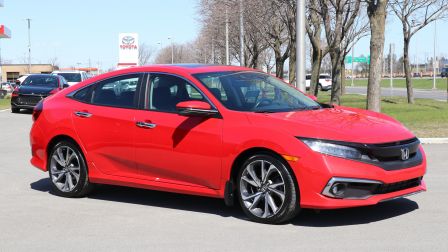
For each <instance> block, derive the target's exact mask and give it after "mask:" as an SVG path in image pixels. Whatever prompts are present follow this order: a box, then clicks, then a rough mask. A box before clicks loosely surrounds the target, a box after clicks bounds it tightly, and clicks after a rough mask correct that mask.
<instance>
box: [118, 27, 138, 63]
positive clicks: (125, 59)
mask: <svg viewBox="0 0 448 252" xmlns="http://www.w3.org/2000/svg"><path fill="white" fill-rule="evenodd" d="M137 65H138V34H137V33H120V34H119V35H118V68H125V67H130V66H137Z"/></svg>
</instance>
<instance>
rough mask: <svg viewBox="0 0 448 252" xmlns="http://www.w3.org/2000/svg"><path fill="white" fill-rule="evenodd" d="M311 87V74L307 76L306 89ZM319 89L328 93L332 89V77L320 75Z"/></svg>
mask: <svg viewBox="0 0 448 252" xmlns="http://www.w3.org/2000/svg"><path fill="white" fill-rule="evenodd" d="M310 86H311V74H307V75H306V89H309V88H310ZM318 87H319V89H320V90H322V91H328V90H330V89H331V76H330V75H327V74H321V75H319V84H318Z"/></svg>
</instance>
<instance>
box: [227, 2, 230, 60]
mask: <svg viewBox="0 0 448 252" xmlns="http://www.w3.org/2000/svg"><path fill="white" fill-rule="evenodd" d="M227 8H228V7H227V6H226V65H229V64H230V60H229V13H228V10H227Z"/></svg>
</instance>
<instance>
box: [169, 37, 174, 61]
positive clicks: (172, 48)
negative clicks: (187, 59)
mask: <svg viewBox="0 0 448 252" xmlns="http://www.w3.org/2000/svg"><path fill="white" fill-rule="evenodd" d="M168 41H171V64H174V44H173V40H172V39H171V37H168Z"/></svg>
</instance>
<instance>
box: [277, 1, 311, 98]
mask: <svg viewBox="0 0 448 252" xmlns="http://www.w3.org/2000/svg"><path fill="white" fill-rule="evenodd" d="M296 7H297V10H296V13H297V18H296V52H297V56H296V87H297V88H298V89H299V90H300V91H302V92H306V85H305V59H306V58H305V57H306V56H305V1H304V0H297V1H296ZM290 71H291V70H290ZM282 78H283V76H282Z"/></svg>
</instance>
